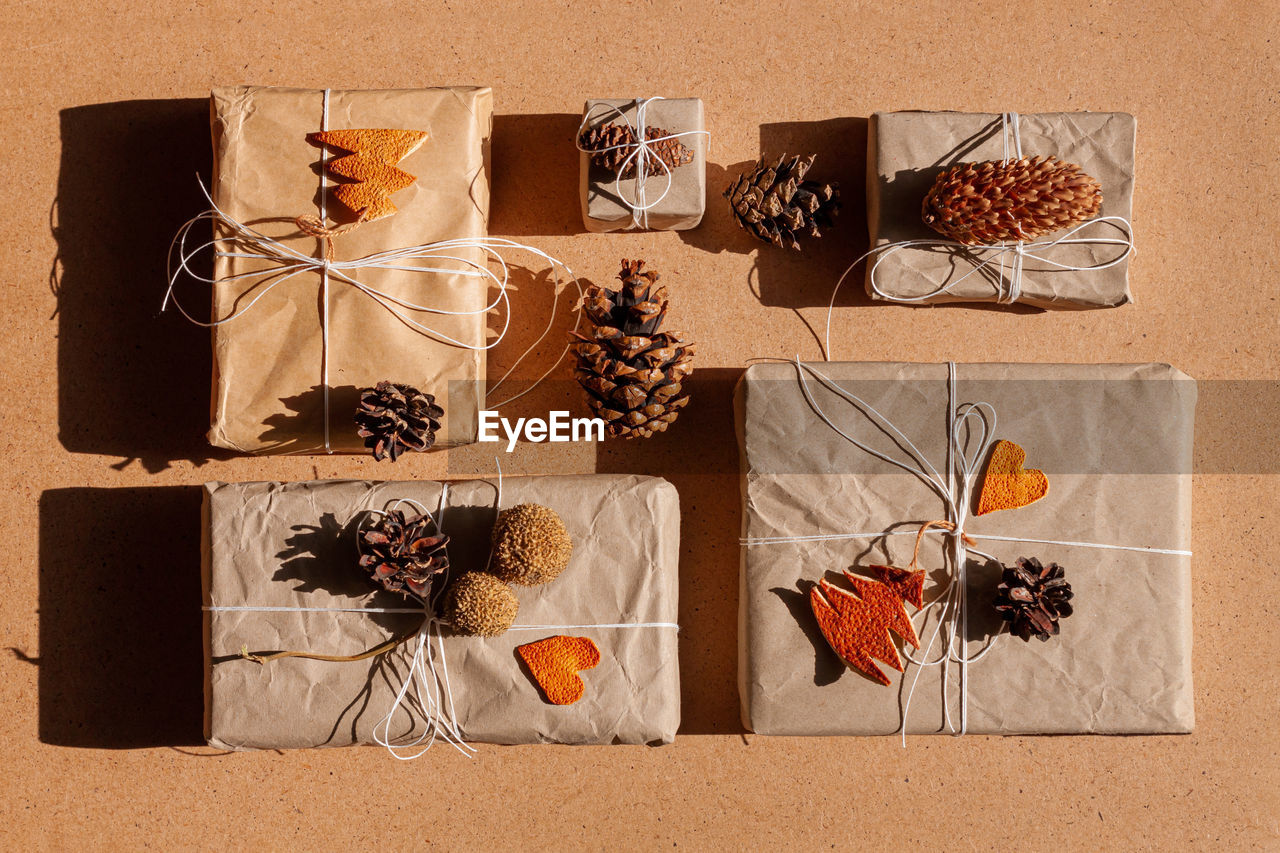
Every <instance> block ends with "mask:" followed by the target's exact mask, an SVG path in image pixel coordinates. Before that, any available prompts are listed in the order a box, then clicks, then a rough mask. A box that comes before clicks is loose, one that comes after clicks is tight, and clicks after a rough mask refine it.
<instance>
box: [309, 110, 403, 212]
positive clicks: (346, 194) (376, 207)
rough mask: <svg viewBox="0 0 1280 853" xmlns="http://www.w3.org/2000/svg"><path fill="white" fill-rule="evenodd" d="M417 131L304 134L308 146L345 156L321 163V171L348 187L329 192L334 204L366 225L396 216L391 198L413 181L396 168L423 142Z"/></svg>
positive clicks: (378, 130) (354, 131)
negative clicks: (319, 146) (334, 200)
mask: <svg viewBox="0 0 1280 853" xmlns="http://www.w3.org/2000/svg"><path fill="white" fill-rule="evenodd" d="M427 136H428V134H427V133H426V132H425V131H421V130H392V129H387V128H382V129H368V128H364V129H355V130H325V131H321V132H320V133H309V134H307V141H308V142H310V143H311V144H312V145H321V146H325V147H327V148H336V149H338V150H339V151H346V152H349V153H348V154H347V155H346V156H345V157H335V158H333V159H331V160H330V161H329V162H327V163H325V166H324V168H325V171H326V172H328V173H329V174H330V175H333V176H334V177H335V178H341V179H343V180H345V181H348V183H342V184H339V185H338V187H337V188H336V189H335V190H334V191H333V195H334V197H335V198H336V199H338V201H340V202H342V204H343V205H344V206H345V207H347V208H348V209H350V210H351V212H352V213H354V214H355V215H356V216H358V217H360V218H361V219H363V220H364V221H366V222H368V221H370V220H374V219H381V218H382V217H384V216H390V215H391V214H393V213H395V212H396V206H395V204H394V203H393V202H392V201H391V194H392V193H394V192H398V191H399V190H402V189H405V188H406V187H408V186H409V185H411V184H412V183H413V182H414V181H415V180H417V178H415V177H414V176H413V175H411V174H409V173H408V172H406V171H404V170H403V169H398V168H396V164H397V163H399V162H400V161H401V160H403V159H404V158H405V157H408V156H409V155H410V154H412V153H413V152H414V151H417V150H418V148H419V147H420V146H421V145H422V143H424V142H426V141H427Z"/></svg>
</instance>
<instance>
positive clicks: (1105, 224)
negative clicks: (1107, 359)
mask: <svg viewBox="0 0 1280 853" xmlns="http://www.w3.org/2000/svg"><path fill="white" fill-rule="evenodd" d="M1000 124H1001V131H1002V133H1003V136H1004V158H1003V159H1004V162H1005V163H1008V162H1009V160H1010V159H1019V160H1020V159H1022V156H1023V155H1022V134H1021V131H1020V129H1019V125H1020V117H1019V116H1018V114H1017V113H1012V112H1009V113H1001V115H1000ZM1099 228H1105V229H1111V230H1114V231H1115V232H1116V233H1117V234H1119V235H1120V236H1118V237H1112V236H1106V233H1107V232H1105V231H1104V232H1103V233H1102V234H1095V235H1087V236H1083V235H1082V236H1078V235H1081V232H1083V231H1085V230H1089V231H1097V230H1099ZM1064 246H1117V247H1120V252H1119V253H1118V254H1117V255H1116V256H1115V257H1113V258H1106V259H1103V260H1100V261H1098V262H1096V263H1091V264H1070V263H1063V262H1061V261H1056V260H1054V259H1053V257H1052V254H1053V253H1054V251H1055V250H1057V249H1059V248H1060V247H1064ZM906 249H942V250H944V251H950V252H953V253H955V254H958V255H968V256H969V257H970V258H971V260H972V261H973V269H971V270H969V271H968V272H966V273H964V274H963V275H961V276H960V277H959V278H955V279H949V280H947V281H944V282H942V283H941V284H939V285H937V286H936V287H934V288H933V289H932V290H929V291H927V292H925V293H920V294H917V295H914V296H902V295H899V294H893V293H888V292H886V291H884V290H882V289H881V287H880V283H879V281H878V280H877V278H876V273H877V272H878V270H879V268H880V265H881V264H882V263H884V261H885V260H886V259H888V258H889V257H890V256H892V255H894V254H896V253H898V252H901V251H903V250H906ZM1135 251H1137V249H1135V248H1134V245H1133V226H1132V225H1131V224H1130V222H1129V220H1127V219H1125V218H1124V217H1123V216H1099V217H1096V218H1094V219H1090V220H1089V221H1088V222H1083V223H1081V224H1079V225H1076V226H1073V227H1072V228H1070V229H1068V230H1067V231H1065V232H1064V233H1063V234H1062V236H1060V237H1057V238H1055V239H1053V240H1033V241H1025V240H1017V241H1014V242H1011V243H1010V242H1002V243H988V244H980V245H976V246H968V245H965V244H963V243H958V242H956V241H954V240H945V239H942V238H941V237H936V238H923V239H918V240H901V241H898V242H896V243H885V244H884V245H881V246H874V247H872V248H871V249H870V250H868V251H867V252H865V253H863V254H862V255H861V256H859V257H858V258H857V260H855V261H854V262H853V263H851V264H850V265H849V266H848V267H847V268H846V269H845V271H844V272H843V273H842V274H841V275H840V279H839V280H838V281H837V282H836V286H835V289H834V290H833V291H832V292H831V302H830V307H834V306H835V302H836V295H837V294H838V293H839V292H840V288H841V286H842V285H843V284H844V281H845V279H846V278H848V277H849V274H850V273H851V272H853V271H854V270H855V269H856V268H857V267H858V265H859V264H861V263H862V262H863V261H865V260H867V259H868V258H871V257H873V256H874V257H875V260H874V261H873V262H872V264H871V269H870V271H869V272H868V274H867V281H868V283H869V286H870V288H871V292H872V293H873V294H874V295H875V296H878V297H880V298H881V299H884V300H887V301H890V302H900V303H905V304H915V303H922V302H928V301H929V300H931V299H933V298H935V297H937V296H941V295H943V294H946V293H950V292H951V291H952V290H954V289H955V288H956V287H958V286H959V285H960V284H961V283H962V282H964V281H965V280H967V279H968V278H970V277H971V276H975V275H981V274H983V273H984V271H987V270H991V271H994V272H995V273H996V274H995V276H994V279H995V280H994V282H993V286H994V288H995V296H996V302H997V303H1000V304H1004V305H1011V304H1013V303H1014V302H1017V301H1018V300H1019V299H1021V298H1022V283H1023V277H1024V275H1025V268H1026V262H1027V260H1028V259H1029V260H1031V261H1034V262H1036V263H1038V264H1043V265H1044V266H1046V267H1048V268H1049V269H1048V270H1047V271H1067V272H1096V271H1098V270H1104V269H1108V268H1110V267H1114V266H1116V265H1117V264H1120V263H1123V262H1124V260H1125V259H1126V258H1128V257H1129V256H1130V255H1132V254H1133V253H1134V252H1135ZM1006 264H1007V265H1008V270H1007V272H1006ZM829 316H830V315H828V318H829ZM830 337H831V325H830V321H829V319H828V324H827V340H828V342H829V341H830ZM828 349H829V343H828Z"/></svg>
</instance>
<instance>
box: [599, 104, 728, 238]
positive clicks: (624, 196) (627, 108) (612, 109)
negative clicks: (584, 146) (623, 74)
mask: <svg viewBox="0 0 1280 853" xmlns="http://www.w3.org/2000/svg"><path fill="white" fill-rule="evenodd" d="M637 109H638V103H637V101H636V99H634V98H622V99H616V98H597V99H592V100H589V101H587V103H586V106H585V107H584V108H583V117H584V118H585V119H586V127H587V128H595V127H602V126H604V125H609V124H619V123H622V122H623V120H624V119H625V121H626V122H628V123H630V124H631V125H632V126H633V127H634V126H635V124H636V122H637ZM645 115H646V117H645V120H644V123H645V126H646V127H660V128H662V129H663V130H665V131H667V132H668V133H669V134H680V137H679V141H680V142H681V143H682V144H683V145H684V146H685V147H687V148H689V149H690V150H692V151H693V160H692V162H689V163H686V164H685V165H683V166H679V167H678V168H675V169H672V170H671V176H670V183H669V184H668V178H667V175H666V174H665V173H662V174H659V175H653V176H648V177H646V178H645V180H644V198H643V199H640V197H639V196H638V195H637V192H636V187H637V178H634V177H633V178H623V179H622V180H621V181H619V180H618V175H617V173H616V172H612V171H610V170H608V169H606V168H604V167H602V166H598V165H595V164H593V163H592V162H591V157H590V155H588V154H587V153H586V152H583V153H582V155H581V166H580V168H579V186H578V192H579V200H580V202H581V205H582V221H583V224H585V225H586V227H587V230H588V231H593V232H597V233H600V232H608V231H625V230H627V229H630V228H642V227H643V228H647V229H649V230H653V231H684V230H687V229H689V228H694V227H697V225H698V223H700V222H701V221H702V215H703V213H704V212H705V210H706V206H707V136H706V134H705V133H703V132H702V131H703V130H704V127H703V123H704V119H703V109H702V101H701V100H699V99H698V98H652V99H649V100H648V101H647V102H646V104H645ZM637 159H639V158H638V157H637ZM637 171H638V170H637ZM659 196H661V197H662V200H661V201H659V200H658V199H659ZM638 199H640V200H638ZM645 205H648V206H649V207H648V210H646V211H637V210H636V209H635V208H636V207H637V206H641V207H643V206H645ZM637 220H639V221H637Z"/></svg>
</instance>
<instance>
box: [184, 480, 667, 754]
mask: <svg viewBox="0 0 1280 853" xmlns="http://www.w3.org/2000/svg"><path fill="white" fill-rule="evenodd" d="M499 502H500V505H501V507H503V508H507V507H512V506H516V505H519V504H526V503H534V504H540V505H542V506H545V507H548V508H550V509H551V510H553V511H554V512H555V513H557V514H558V515H559V516H560V518H561V519H562V520H563V522H564V525H565V528H566V529H567V531H568V533H569V536H570V538H571V540H572V543H573V549H572V557H571V559H570V561H569V564H568V566H567V568H565V569H564V570H563V572H562V573H561V574H560V575H559V576H558V577H556V578H555V579H554V580H552V581H550V582H549V583H544V584H542V585H539V586H527V587H526V586H514V587H512V589H513V590H514V592H515V594H516V596H517V598H518V600H519V610H518V612H517V614H516V617H515V624H514V626H513V627H511V628H510V630H508V631H507V632H506V633H504V634H502V635H500V636H494V637H483V636H462V635H459V634H455V633H453V632H452V630H451V629H450V628H448V627H433V628H432V629H431V630H430V632H429V633H428V634H427V635H426V638H425V643H424V645H426V646H427V647H428V648H427V660H426V662H425V664H424V665H423V666H421V667H420V671H419V672H418V678H419V681H418V682H417V683H414V684H413V685H412V686H411V687H408V688H407V689H406V690H405V692H406V694H407V698H406V699H404V701H400V702H397V693H398V692H399V691H400V690H401V688H405V687H406V679H407V678H410V677H411V674H412V673H413V671H414V670H415V668H418V666H417V661H416V660H413V659H412V656H413V654H414V650H413V644H412V643H406V644H405V645H402V646H400V647H398V648H396V649H394V650H392V651H390V652H387V653H386V654H382V655H379V656H376V657H373V658H368V659H365V660H360V661H344V662H332V661H320V660H310V659H303V658H297V657H294V658H281V659H276V660H270V661H268V662H266V663H261V664H260V663H257V662H254V661H253V660H249V659H245V658H243V657H241V652H242V651H246V652H247V651H250V650H252V651H259V650H270V651H276V650H304V651H307V652H310V653H322V654H330V655H351V654H353V653H360V652H363V651H365V650H367V649H371V648H376V647H378V646H379V644H382V643H384V642H386V641H388V640H389V639H391V638H395V637H397V636H404V635H405V634H406V632H409V633H412V632H413V631H414V630H415V627H416V626H418V625H419V624H421V623H422V620H423V608H422V607H421V606H415V600H414V599H410V598H407V597H404V596H402V595H400V594H397V593H394V592H389V591H387V590H385V589H382V588H381V587H378V586H376V585H375V584H373V583H371V581H370V575H369V570H367V569H365V568H361V567H360V566H359V565H358V564H357V551H358V546H357V539H356V537H357V531H358V529H359V527H360V525H361V523H362V519H365V518H367V517H368V514H369V513H370V512H371V511H373V512H377V511H385V510H387V509H388V508H391V507H396V506H400V507H405V508H406V512H408V511H410V510H408V509H407V507H414V508H415V510H414V511H419V510H418V509H417V508H420V510H425V511H427V512H429V513H431V514H432V515H433V517H434V518H435V519H436V520H437V522H438V523H439V529H440V531H441V532H442V533H444V534H446V535H448V536H449V537H450V538H449V542H448V545H447V552H448V560H449V566H450V568H449V570H448V574H449V577H450V578H453V577H456V576H457V575H459V574H460V573H463V572H465V571H470V570H484V569H485V568H486V566H487V565H488V563H489V548H490V542H491V536H492V533H493V529H494V522H495V516H496V512H497V508H498V505H499ZM679 527H680V510H679V500H678V496H677V494H676V491H675V489H674V487H672V486H671V484H669V483H668V482H666V481H665V480H662V479H660V478H656V477H641V476H624V475H616V476H615V475H581V476H553V477H552V476H549V477H521V478H506V479H505V480H503V481H500V482H491V481H487V480H472V481H465V482H457V483H451V484H443V483H439V482H427V481H417V482H400V483H394V482H381V483H375V482H363V481H361V482H357V481H327V482H305V483H288V484H284V483H239V484H228V483H211V484H208V485H207V486H206V487H205V501H204V545H203V548H204V554H203V567H204V571H203V576H204V591H205V592H204V595H205V602H204V604H205V608H204V611H205V643H206V657H207V660H206V663H207V669H206V671H207V680H206V685H205V702H206V705H205V729H206V736H207V738H208V741H209V743H210V744H212V745H214V746H218V747H223V748H227V749H269V748H270V749H275V748H281V749H283V748H296V747H319V746H343V745H347V744H352V743H372V742H377V741H378V740H379V739H383V740H391V741H392V742H393V743H397V744H403V743H410V744H412V743H413V742H414V741H415V740H417V739H419V738H420V737H422V736H423V735H424V734H428V733H429V729H430V727H431V725H432V723H430V722H428V721H427V719H428V718H429V717H431V716H432V714H431V713H424V710H423V706H424V704H426V705H431V706H433V707H435V708H436V709H442V711H443V713H444V714H445V716H444V718H443V719H442V720H438V721H437V722H438V723H440V725H439V729H438V731H437V734H438V736H439V738H441V739H445V740H450V739H452V740H455V741H459V742H467V741H485V742H491V743H506V744H514V743H543V742H559V743H570V744H585V743H606V744H607V743H650V744H653V743H666V742H669V741H671V739H672V738H673V737H674V736H675V732H676V728H677V726H678V725H679V722H680V678H679V666H678V657H677V636H676V635H677V630H676V619H677V613H676V605H677V601H676V599H677V589H678V582H677V563H678V560H679V554H680V548H679V538H680V531H679ZM553 636H571V637H579V638H588V639H589V640H591V641H593V642H594V644H595V647H596V648H597V649H598V651H599V660H598V663H597V664H596V665H595V666H594V667H591V668H584V669H582V671H581V672H579V673H578V677H580V678H581V681H582V684H583V688H584V689H583V692H582V696H581V698H580V699H578V700H577V701H576V702H574V703H572V704H561V705H557V704H551V703H550V702H549V700H548V699H545V698H544V696H543V693H542V691H541V689H540V687H539V684H540V683H541V682H535V680H534V678H533V677H532V671H531V670H530V669H529V666H528V665H527V664H526V663H525V662H524V659H522V653H521V652H520V651H519V647H520V646H523V645H525V644H530V643H535V642H539V641H542V640H545V639H547V638H550V637H553ZM577 642H585V641H577ZM568 675H569V678H570V680H572V673H569V674H568ZM423 697H426V698H423ZM393 708H394V709H395V711H394V713H392V714H391V716H390V721H389V722H390V725H389V731H388V730H387V729H386V728H383V729H381V730H379V729H377V728H376V727H377V726H378V725H379V721H380V720H382V719H383V718H384V717H386V716H387V715H388V713H389V712H391V711H392V709H393ZM383 725H384V727H385V725H386V724H383ZM455 726H456V728H455ZM375 733H377V735H378V737H375Z"/></svg>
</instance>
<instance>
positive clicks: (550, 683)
mask: <svg viewBox="0 0 1280 853" xmlns="http://www.w3.org/2000/svg"><path fill="white" fill-rule="evenodd" d="M516 652H517V653H518V654H519V655H520V659H521V660H523V661H524V663H525V666H527V667H529V672H531V673H532V674H533V679H534V681H537V682H538V686H539V687H541V688H542V693H543V695H544V696H546V697H547V701H548V702H550V703H551V704H553V705H572V704H573V703H574V702H577V701H578V700H579V699H581V698H582V694H583V693H584V692H585V691H586V685H585V684H584V683H583V681H582V678H581V677H580V676H579V675H578V672H579V671H580V670H584V669H591V668H593V667H595V666H596V664H598V663H600V650H599V649H598V648H596V644H595V643H594V642H593V641H592V640H591V638H589V637H566V636H563V635H557V636H555V637H547V638H546V639H545V640H538V641H537V642H536V643H527V644H525V645H523V646H517V647H516Z"/></svg>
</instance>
